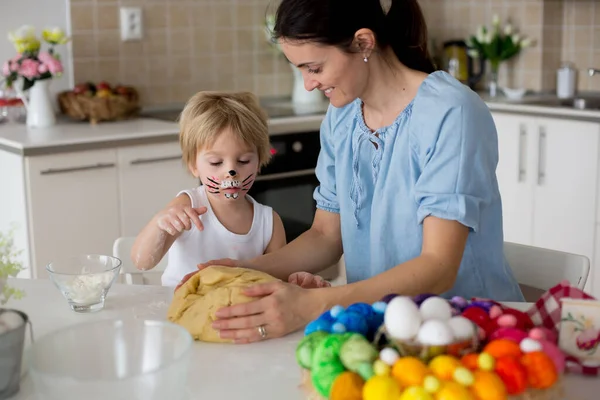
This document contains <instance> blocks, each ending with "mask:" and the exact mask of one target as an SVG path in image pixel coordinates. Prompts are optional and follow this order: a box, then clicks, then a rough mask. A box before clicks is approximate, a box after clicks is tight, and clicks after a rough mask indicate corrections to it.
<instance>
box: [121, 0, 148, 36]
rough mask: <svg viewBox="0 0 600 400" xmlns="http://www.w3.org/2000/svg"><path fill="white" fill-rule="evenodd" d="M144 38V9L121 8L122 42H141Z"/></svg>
mask: <svg viewBox="0 0 600 400" xmlns="http://www.w3.org/2000/svg"><path fill="white" fill-rule="evenodd" d="M142 36H143V26H142V9H141V8H140V7H121V40H122V41H127V40H140V39H142Z"/></svg>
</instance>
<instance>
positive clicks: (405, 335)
mask: <svg viewBox="0 0 600 400" xmlns="http://www.w3.org/2000/svg"><path fill="white" fill-rule="evenodd" d="M383 322H384V325H385V329H386V330H387V332H388V334H389V335H390V336H391V337H393V338H394V339H398V340H410V339H412V338H414V337H415V336H416V335H417V333H418V332H419V327H420V326H421V314H420V313H419V308H418V307H417V305H416V304H415V303H414V301H412V299H411V298H410V297H407V296H396V297H394V298H393V299H392V301H390V303H389V304H388V306H387V307H386V309H385V314H384V316H383Z"/></svg>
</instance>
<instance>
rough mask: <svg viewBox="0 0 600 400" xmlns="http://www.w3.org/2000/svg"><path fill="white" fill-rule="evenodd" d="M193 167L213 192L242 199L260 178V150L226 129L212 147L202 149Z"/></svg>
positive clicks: (232, 198)
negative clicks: (257, 176) (257, 178)
mask: <svg viewBox="0 0 600 400" xmlns="http://www.w3.org/2000/svg"><path fill="white" fill-rule="evenodd" d="M190 169H191V172H192V173H193V174H194V176H195V177H197V178H200V181H201V182H202V184H203V185H204V186H205V188H206V191H207V192H208V193H209V194H211V195H213V196H215V197H217V198H221V199H227V200H237V199H242V198H244V196H245V194H246V193H247V192H248V190H250V188H251V187H252V184H253V183H254V179H255V178H256V174H257V172H258V153H257V151H256V148H252V147H249V146H248V145H246V144H245V143H244V142H242V141H241V140H240V139H239V138H238V137H237V136H236V135H234V134H233V133H232V132H231V129H229V128H226V129H225V130H223V132H221V133H220V134H219V135H218V137H217V139H216V140H215V142H214V143H213V145H212V146H210V147H208V148H205V149H201V150H198V154H197V155H196V164H195V165H191V166H190Z"/></svg>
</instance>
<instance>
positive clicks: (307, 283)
mask: <svg viewBox="0 0 600 400" xmlns="http://www.w3.org/2000/svg"><path fill="white" fill-rule="evenodd" d="M288 282H289V283H291V284H294V285H298V286H300V287H301V288H303V289H317V288H324V287H331V283H329V282H327V281H326V280H325V279H323V278H322V277H320V276H319V275H314V274H311V273H310V272H296V273H294V274H291V275H290V276H289V278H288Z"/></svg>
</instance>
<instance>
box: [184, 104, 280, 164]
mask: <svg viewBox="0 0 600 400" xmlns="http://www.w3.org/2000/svg"><path fill="white" fill-rule="evenodd" d="M226 128H229V129H231V131H232V133H233V134H234V135H238V137H239V139H241V140H242V141H243V142H244V143H245V144H246V145H248V146H254V147H256V151H257V153H258V165H259V168H261V167H263V166H265V165H266V164H267V163H268V162H269V160H270V159H271V146H270V144H269V128H268V124H267V115H266V113H265V112H264V111H263V110H262V109H261V108H260V105H259V102H258V98H257V97H256V96H255V95H254V94H252V93H250V92H235V93H227V92H198V93H196V94H195V95H194V96H192V98H190V99H189V100H188V102H187V103H186V105H185V107H184V109H183V111H182V112H181V115H180V117H179V144H180V146H181V151H182V153H183V162H184V164H185V165H187V166H188V167H189V166H191V165H194V164H195V163H196V155H197V152H198V150H199V149H203V148H207V147H210V146H211V145H212V144H213V143H214V141H215V140H216V138H217V136H218V135H219V134H221V132H223V130H224V129H226Z"/></svg>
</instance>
